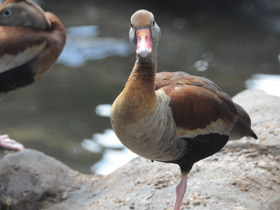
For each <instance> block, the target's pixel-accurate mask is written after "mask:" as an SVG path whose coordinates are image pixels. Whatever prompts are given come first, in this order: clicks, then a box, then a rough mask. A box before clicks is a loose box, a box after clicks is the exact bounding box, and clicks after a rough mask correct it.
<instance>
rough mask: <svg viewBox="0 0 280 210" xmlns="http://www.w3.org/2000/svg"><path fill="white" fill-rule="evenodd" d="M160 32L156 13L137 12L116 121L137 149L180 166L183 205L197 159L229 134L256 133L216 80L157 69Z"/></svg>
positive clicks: (115, 126) (115, 125) (114, 110)
mask: <svg viewBox="0 0 280 210" xmlns="http://www.w3.org/2000/svg"><path fill="white" fill-rule="evenodd" d="M160 36H161V32H160V28H159V27H158V25H157V24H156V22H155V19H154V16H153V14H152V13H151V12H149V11H146V10H139V11H137V12H135V13H134V14H133V15H132V17H131V28H130V32H129V38H130V40H131V41H132V42H133V43H134V44H135V45H136V55H137V59H136V63H135V66H134V68H133V70H132V72H131V74H130V76H129V78H128V81H127V83H126V85H125V87H124V89H123V91H122V92H121V94H120V95H119V96H118V97H117V99H116V100H115V102H114V103H113V107H112V111H111V122H112V126H113V129H114V131H115V133H116V135H117V136H118V138H119V139H120V140H121V142H122V143H123V144H124V145H125V146H126V147H128V148H129V149H130V150H132V151H133V152H135V153H137V154H138V155H140V156H142V157H145V158H147V159H150V160H156V161H160V162H166V163H176V164H178V165H179V166H180V169H181V173H182V179H181V181H180V183H179V184H178V186H177V187H176V194H177V196H176V202H175V207H174V209H175V210H179V209H180V206H181V203H182V201H183V197H184V194H185V191H186V187H187V174H188V173H189V171H190V170H191V168H192V166H193V164H194V163H195V162H197V161H199V160H201V159H203V158H206V157H208V156H210V155H212V154H214V153H216V152H218V151H219V150H220V149H221V148H222V147H223V146H224V145H225V144H226V143H227V141H228V140H229V139H239V138H241V137H243V136H248V137H253V138H255V139H257V136H256V134H255V133H254V132H253V130H252V129H251V128H250V125H251V122H250V117H249V116H248V114H247V113H246V111H244V109H243V108H242V107H241V106H239V105H238V104H235V103H234V102H233V101H232V100H231V98H230V96H228V95H227V94H226V93H225V92H223V91H222V90H221V89H220V88H219V87H218V86H217V85H216V84H214V83H213V82H212V81H210V80H208V79H205V78H202V77H197V76H192V75H189V74H187V73H184V72H173V73H172V72H161V73H157V74H156V71H157V45H158V43H159V40H160Z"/></svg>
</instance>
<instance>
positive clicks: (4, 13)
mask: <svg viewBox="0 0 280 210" xmlns="http://www.w3.org/2000/svg"><path fill="white" fill-rule="evenodd" d="M11 15H12V10H11V9H4V10H3V12H2V16H4V17H9V16H11Z"/></svg>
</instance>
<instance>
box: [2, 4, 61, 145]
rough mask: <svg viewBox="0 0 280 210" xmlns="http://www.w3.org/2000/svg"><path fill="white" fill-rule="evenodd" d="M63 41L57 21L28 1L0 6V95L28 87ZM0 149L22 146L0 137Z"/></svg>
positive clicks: (58, 52)
mask: <svg viewBox="0 0 280 210" xmlns="http://www.w3.org/2000/svg"><path fill="white" fill-rule="evenodd" d="M65 40H66V32H65V29H64V26H63V25H62V23H61V22H60V20H59V19H58V18H57V17H56V16H55V15H54V14H52V13H49V12H44V11H43V10H42V9H41V8H40V7H39V6H38V5H36V4H35V3H33V2H31V1H29V0H8V1H6V2H5V3H4V4H2V5H1V6H0V96H2V95H4V94H5V93H7V92H9V91H11V90H14V89H16V88H19V87H23V86H26V85H29V84H31V83H33V82H35V81H37V80H38V79H40V77H41V76H42V74H43V73H45V72H46V71H47V70H48V69H49V68H50V67H51V65H52V64H53V63H54V62H55V61H56V59H57V58H58V56H59V54H60V53H61V51H62V49H63V47H64V44H65ZM0 147H3V148H6V149H12V150H22V149H24V147H23V145H22V144H20V143H18V142H16V141H15V140H12V139H10V138H9V136H8V135H2V136H0Z"/></svg>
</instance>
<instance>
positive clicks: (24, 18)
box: [0, 1, 50, 30]
mask: <svg viewBox="0 0 280 210" xmlns="http://www.w3.org/2000/svg"><path fill="white" fill-rule="evenodd" d="M0 25H4V26H24V27H31V28H34V29H40V30H47V29H48V28H49V27H50V26H49V23H48V21H47V19H46V18H45V16H44V12H43V10H42V9H41V8H40V7H39V6H37V5H35V4H34V3H31V2H27V1H22V2H14V3H10V4H7V5H5V6H4V7H2V8H1V9H0Z"/></svg>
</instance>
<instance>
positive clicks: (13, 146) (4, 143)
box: [0, 135, 24, 151]
mask: <svg viewBox="0 0 280 210" xmlns="http://www.w3.org/2000/svg"><path fill="white" fill-rule="evenodd" d="M0 147H2V148H4V149H10V150H16V151H21V150H24V146H23V145H22V144H21V143H18V142H17V141H15V140H13V139H10V138H9V136H8V135H2V136H0Z"/></svg>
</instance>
